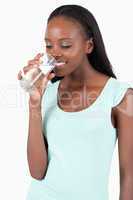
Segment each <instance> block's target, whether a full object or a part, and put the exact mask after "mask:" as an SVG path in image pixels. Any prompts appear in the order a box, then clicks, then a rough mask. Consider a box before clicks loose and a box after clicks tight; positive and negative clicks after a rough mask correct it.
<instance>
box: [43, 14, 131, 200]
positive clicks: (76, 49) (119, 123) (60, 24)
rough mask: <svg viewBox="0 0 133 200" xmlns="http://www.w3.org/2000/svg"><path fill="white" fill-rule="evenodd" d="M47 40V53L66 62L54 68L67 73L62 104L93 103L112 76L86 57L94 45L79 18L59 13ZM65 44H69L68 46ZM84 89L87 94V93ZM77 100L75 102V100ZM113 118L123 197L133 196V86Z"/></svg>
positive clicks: (78, 107) (71, 108)
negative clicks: (101, 71) (65, 16)
mask: <svg viewBox="0 0 133 200" xmlns="http://www.w3.org/2000/svg"><path fill="white" fill-rule="evenodd" d="M63 38H67V39H63ZM45 43H46V51H47V53H49V54H51V55H53V56H54V57H55V58H56V59H57V60H59V61H65V62H66V64H65V65H64V66H62V68H60V69H55V70H54V72H55V74H56V75H57V76H64V79H62V80H61V81H60V85H59V88H58V93H59V99H58V105H59V106H60V108H61V109H63V110H64V111H67V112H73V111H79V110H82V109H84V108H86V107H89V105H90V104H92V103H93V102H94V101H95V100H96V98H97V97H98V96H99V94H100V92H101V91H102V89H103V87H104V85H105V84H106V82H107V80H108V79H109V77H108V76H106V75H104V74H101V73H99V72H97V71H96V70H95V69H93V67H92V66H91V64H90V63H89V61H88V59H87V57H86V54H89V53H91V52H92V50H93V48H94V45H93V40H92V39H90V40H87V39H86V37H85V34H84V31H83V29H82V27H81V25H80V24H78V22H76V21H75V22H73V21H71V20H70V19H67V18H63V17H55V18H53V19H52V20H50V22H49V23H48V25H47V29H46V34H45ZM64 46H69V47H68V48H64ZM84 89H85V91H86V93H85V94H83V90H84ZM94 94H95V95H94ZM87 95H90V97H92V98H91V101H88V98H87ZM77 96H78V97H77ZM129 97H130V101H129ZM80 98H83V100H84V102H85V103H84V104H82V103H81V102H80ZM74 100H75V103H74V104H72V101H74ZM79 102H80V103H79ZM111 118H112V125H113V126H114V127H115V128H116V129H117V136H118V149H119V165H120V200H132V199H133V159H132V155H133V89H131V88H130V89H128V90H127V93H126V94H125V96H124V98H123V100H122V102H121V103H120V104H119V105H117V106H116V107H114V108H113V109H112V116H111Z"/></svg>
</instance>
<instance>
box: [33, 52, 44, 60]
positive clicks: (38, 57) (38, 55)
mask: <svg viewBox="0 0 133 200" xmlns="http://www.w3.org/2000/svg"><path fill="white" fill-rule="evenodd" d="M43 55H44V53H38V54H37V55H36V56H35V57H34V59H35V60H36V59H40V58H41V57H42V56H43Z"/></svg>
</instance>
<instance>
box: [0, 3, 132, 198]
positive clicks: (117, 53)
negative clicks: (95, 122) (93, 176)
mask: <svg viewBox="0 0 133 200" xmlns="http://www.w3.org/2000/svg"><path fill="white" fill-rule="evenodd" d="M63 4H79V5H82V6H85V7H86V8H88V9H89V10H90V11H91V12H92V13H93V14H94V16H95V17H96V19H97V22H98V24H99V27H100V30H101V32H102V35H103V39H104V43H105V46H106V50H107V53H108V56H109V59H110V61H111V63H112V65H113V67H114V71H115V73H116V75H117V77H118V79H121V80H123V81H128V82H131V83H132V80H133V77H132V68H133V59H132V57H133V56H132V44H133V27H132V26H131V18H133V14H132V6H131V2H130V1H128V0H127V1H120V0H117V1H115V0H112V1H106V0H101V1H97V0H93V1H92V0H91V1H89V0H88V1H86V0H85V1H83V0H82V1H81V0H79V1H78V0H77V1H76V0H74V1H69V0H67V1H65V0H64V1H63V0H58V1H56V0H48V2H47V1H45V0H35V1H31V0H29V1H27V0H23V1H20V0H12V1H7V0H4V1H3V2H2V1H1V2H0V136H1V137H0V163H1V164H0V185H1V188H0V198H1V199H2V200H9V199H11V200H12V199H13V200H25V196H26V193H27V189H28V186H29V183H30V181H31V178H30V175H29V171H28V165H27V157H26V144H27V136H28V135H27V130H28V107H27V100H28V96H27V95H25V94H24V93H23V91H22V90H21V89H20V87H19V84H18V81H17V73H18V71H19V70H20V68H22V67H23V66H24V65H26V62H27V60H29V59H31V58H32V57H33V56H34V55H36V53H38V52H42V50H43V37H44V30H45V24H46V20H47V18H48V15H49V14H50V12H52V10H53V9H55V8H56V7H57V6H60V5H63ZM117 155H118V154H117V148H116V149H115V151H114V155H113V160H112V165H111V172H110V181H109V193H110V200H118V196H119V171H118V156H117Z"/></svg>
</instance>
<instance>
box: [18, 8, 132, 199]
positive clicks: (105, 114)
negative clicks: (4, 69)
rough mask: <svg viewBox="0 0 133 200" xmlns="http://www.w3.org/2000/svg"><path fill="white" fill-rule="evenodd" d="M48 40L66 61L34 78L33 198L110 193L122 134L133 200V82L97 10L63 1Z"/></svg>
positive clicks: (123, 181)
mask: <svg viewBox="0 0 133 200" xmlns="http://www.w3.org/2000/svg"><path fill="white" fill-rule="evenodd" d="M45 43H46V52H47V53H48V54H50V55H52V56H54V58H55V59H56V60H57V62H58V63H60V66H58V65H55V68H54V69H53V71H51V72H49V73H47V74H46V75H43V76H42V77H41V78H40V80H38V81H37V82H36V83H35V86H36V88H35V91H34V94H32V95H30V98H29V135H28V142H27V158H28V164H29V170H30V173H31V176H32V177H33V180H32V183H31V186H30V188H29V192H28V195H27V200H85V199H88V200H89V199H90V200H107V199H108V176H109V169H110V164H111V158H112V154H113V150H114V147H115V144H116V141H117V139H118V147H119V164H120V200H132V199H133V159H132V155H133V88H132V87H131V86H130V85H129V84H128V83H124V82H121V81H119V80H117V79H116V76H115V74H114V73H113V70H112V66H111V64H110V62H109V59H108V57H107V54H106V51H105V47H104V43H103V39H102V35H101V33H100V30H99V27H98V24H97V22H96V20H95V18H94V16H93V15H92V14H91V13H90V12H89V11H88V10H87V9H86V8H83V7H81V6H78V5H65V6H61V7H58V8H57V9H55V10H54V11H53V12H52V13H51V15H50V16H49V18H48V23H47V27H46V33H45ZM41 56H42V54H38V55H37V56H36V57H35V58H34V59H33V60H30V61H29V62H28V65H27V66H26V67H24V68H23V69H24V72H25V73H26V72H27V71H29V70H30V69H31V68H34V67H38V66H39V65H40V58H41ZM21 78H22V77H21V73H19V74H18V79H21ZM49 80H51V81H50V82H51V83H50V84H48V85H47V83H48V81H49Z"/></svg>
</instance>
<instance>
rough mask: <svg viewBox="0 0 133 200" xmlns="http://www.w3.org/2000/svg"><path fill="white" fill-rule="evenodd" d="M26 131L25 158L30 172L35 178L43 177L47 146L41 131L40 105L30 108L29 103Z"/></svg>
mask: <svg viewBox="0 0 133 200" xmlns="http://www.w3.org/2000/svg"><path fill="white" fill-rule="evenodd" d="M28 132H29V133H28V141H27V159H28V164H29V170H30V174H31V176H32V177H33V178H35V179H43V178H44V175H45V173H46V169H47V146H46V142H45V140H44V139H45V138H44V135H43V131H42V116H41V108H40V107H35V108H32V107H31V106H30V105H29V131H28ZM44 134H45V133H44Z"/></svg>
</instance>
